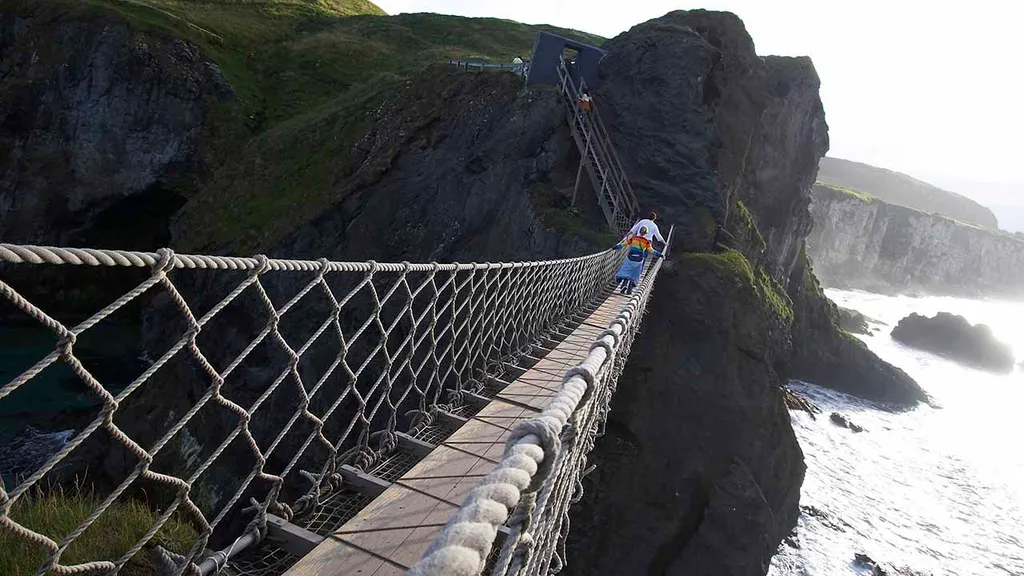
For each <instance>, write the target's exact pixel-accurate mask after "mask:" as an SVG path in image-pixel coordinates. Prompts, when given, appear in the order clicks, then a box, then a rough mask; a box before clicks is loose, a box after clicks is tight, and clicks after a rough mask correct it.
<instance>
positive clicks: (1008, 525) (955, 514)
mask: <svg viewBox="0 0 1024 576" xmlns="http://www.w3.org/2000/svg"><path fill="white" fill-rule="evenodd" d="M826 293H827V295H828V296H829V297H830V298H831V299H832V300H833V301H835V302H836V303H837V304H839V305H840V306H844V307H847V308H852V309H855V310H858V311H860V312H862V313H864V314H865V315H867V316H869V317H871V318H873V319H875V320H878V321H879V322H880V323H879V324H872V325H871V326H872V327H874V328H877V331H874V332H872V334H871V335H869V336H862V337H861V338H862V339H863V340H864V342H865V343H867V345H868V346H869V347H870V348H871V349H872V350H873V351H874V352H876V353H877V354H878V355H879V356H881V357H882V358H883V359H885V360H887V361H889V362H891V363H892V364H894V365H896V366H898V367H900V368H902V369H903V370H905V371H906V372H907V373H908V374H910V375H911V376H912V377H913V378H914V379H916V380H917V381H918V383H919V384H920V385H921V386H922V387H923V388H924V389H925V390H926V391H927V392H928V394H930V395H931V396H932V398H933V399H934V400H935V403H936V404H937V405H938V406H939V408H931V407H928V406H923V405H922V406H919V407H917V408H914V409H911V410H909V411H903V412H891V411H886V410H883V409H880V408H879V407H878V406H875V405H873V404H872V403H870V402H865V401H862V400H859V399H857V398H853V397H851V396H847V395H845V394H841V393H837V392H834V391H831V390H827V389H824V388H820V387H818V386H815V385H813V384H807V383H793V384H792V388H793V389H794V390H795V391H797V392H798V393H800V394H802V395H804V396H805V397H807V398H809V399H810V400H811V401H813V402H814V403H815V404H817V405H818V406H819V407H820V408H821V409H822V411H823V414H819V415H818V416H817V419H812V418H811V416H810V415H808V414H806V413H804V412H795V411H794V412H792V413H791V416H792V420H793V427H794V429H795V431H796V435H797V437H798V439H799V441H800V446H801V448H802V449H803V451H804V456H805V459H806V462H807V477H806V479H805V481H804V485H803V489H802V494H801V508H802V514H801V517H800V520H799V524H798V527H797V537H796V538H795V539H794V542H793V544H794V545H784V546H783V547H782V548H781V549H780V552H779V554H778V555H776V557H775V559H774V560H773V562H772V567H771V570H770V572H769V574H771V575H773V576H791V575H823V576H824V575H828V576H831V575H847V574H849V575H852V574H858V575H860V574H870V569H869V568H867V567H866V566H864V565H863V564H859V563H857V562H855V561H854V555H855V554H857V553H863V554H867V555H869V556H870V557H871V558H873V559H874V560H876V561H878V562H880V563H884V564H888V565H891V566H895V567H899V568H903V567H908V568H910V569H911V571H907V572H906V573H908V574H932V575H933V576H938V575H943V576H945V575H949V576H953V575H958V576H981V575H985V576H989V575H1014V576H1024V370H1022V369H1021V368H1019V367H1018V368H1017V369H1016V371H1015V372H1014V373H1012V374H1009V375H995V374H990V373H986V372H983V371H980V370H975V369H971V368H967V367H964V366H961V365H959V364H957V363H955V362H953V361H951V360H947V359H945V358H942V357H939V356H936V355H933V354H929V353H926V352H922V351H919V350H914V349H911V348H907V347H905V346H902V345H901V344H899V343H897V342H895V341H894V340H892V338H891V337H890V332H891V331H892V329H893V327H895V325H896V324H897V323H898V322H899V320H900V319H901V318H903V317H904V316H907V315H909V314H910V313H912V312H917V313H919V314H926V315H929V316H931V315H934V314H935V313H936V312H940V311H942V312H951V313H953V314H959V315H962V316H964V317H965V318H967V319H968V320H969V321H970V322H971V323H975V324H976V323H984V324H988V325H989V326H990V327H991V328H992V330H993V332H994V333H995V335H996V337H997V338H998V339H1000V340H1002V341H1003V342H1006V343H1008V344H1010V345H1011V346H1013V348H1014V353H1015V356H1016V358H1017V361H1018V362H1020V361H1022V360H1024V303H1015V302H1004V301H995V300H990V301H977V300H966V299H959V298H932V297H926V298H911V297H904V296H900V297H890V296H881V295H877V294H870V293H866V292H858V291H838V290H828V291H826ZM832 412H838V413H840V414H842V415H844V416H846V417H847V418H848V419H849V420H851V421H852V422H854V423H855V424H858V425H860V426H863V427H864V428H865V429H866V431H865V432H863V433H860V434H854V433H853V432H851V431H850V430H847V429H844V428H840V427H839V426H836V425H834V424H832V423H831V422H830V420H829V415H830V414H831V413H832Z"/></svg>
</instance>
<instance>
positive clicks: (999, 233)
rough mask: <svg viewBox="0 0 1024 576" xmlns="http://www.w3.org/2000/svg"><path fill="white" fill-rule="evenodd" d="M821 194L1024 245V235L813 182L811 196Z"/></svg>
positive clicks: (840, 187) (841, 187)
mask: <svg viewBox="0 0 1024 576" xmlns="http://www.w3.org/2000/svg"><path fill="white" fill-rule="evenodd" d="M822 194H825V195H833V196H839V197H847V198H850V199H852V200H856V201H859V202H863V203H865V204H874V205H881V206H884V207H887V208H888V209H891V210H896V211H900V212H902V213H903V216H904V217H905V218H909V217H911V216H918V217H922V218H934V219H936V220H939V221H945V222H948V223H949V224H951V225H953V226H957V227H959V228H963V229H965V230H971V231H975V232H977V233H981V234H990V235H992V236H996V237H1000V238H1004V239H1006V240H1009V241H1012V242H1015V243H1018V244H1024V235H1022V234H1019V233H1018V234H1013V233H1011V232H1007V231H1005V230H996V229H992V228H985V227H984V226H979V225H977V224H973V223H971V222H964V221H963V220H957V219H956V218H951V217H949V216H946V215H944V214H939V213H934V212H925V211H923V210H918V209H916V208H911V207H908V206H903V205H901V204H895V203H892V202H887V201H885V200H883V199H881V198H878V197H875V196H871V195H870V194H864V193H862V192H857V191H856V190H851V189H849V188H845V187H843V186H837V185H834V184H826V183H824V182H821V181H818V182H815V183H814V187H813V188H812V195H819V196H820V195H822Z"/></svg>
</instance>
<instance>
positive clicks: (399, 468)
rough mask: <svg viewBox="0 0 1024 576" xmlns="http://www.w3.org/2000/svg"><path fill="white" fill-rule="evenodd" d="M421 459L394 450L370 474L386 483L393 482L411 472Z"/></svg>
mask: <svg viewBox="0 0 1024 576" xmlns="http://www.w3.org/2000/svg"><path fill="white" fill-rule="evenodd" d="M420 460H421V458H418V457H416V456H412V455H411V454H406V453H405V452H402V451H400V450H396V451H395V452H393V453H392V454H391V455H389V456H388V457H387V458H385V459H384V460H381V462H380V463H379V464H377V465H376V466H374V467H373V469H372V470H370V474H371V475H373V476H376V477H377V478H380V479H381V480H385V481H387V482H394V481H396V480H398V479H399V478H401V477H402V475H403V474H405V473H406V472H408V471H409V470H412V467H413V466H415V465H416V464H417V463H418V462H419V461H420Z"/></svg>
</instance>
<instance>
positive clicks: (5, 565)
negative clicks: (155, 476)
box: [0, 490, 199, 576]
mask: <svg viewBox="0 0 1024 576" xmlns="http://www.w3.org/2000/svg"><path fill="white" fill-rule="evenodd" d="M99 504H100V500H99V499H97V498H95V497H93V496H91V495H73V494H70V493H66V492H65V491H63V490H57V491H55V492H53V493H51V494H47V495H43V494H38V493H37V494H33V495H26V496H23V497H22V498H21V499H19V500H18V501H17V502H15V503H14V506H13V507H12V508H11V512H10V516H11V518H12V519H14V521H16V522H18V523H19V524H21V525H22V526H24V527H26V528H28V529H30V530H33V531H35V532H38V533H40V534H45V535H47V536H49V537H50V538H52V539H54V540H56V541H58V542H59V541H60V539H61V538H63V537H64V536H66V535H67V534H68V533H70V532H71V531H72V530H74V529H75V528H76V527H78V525H79V524H80V523H81V522H82V520H84V519H85V518H86V517H88V516H89V514H91V513H92V512H93V511H94V510H95V509H96V508H97V506H99ZM156 521H157V515H156V514H155V513H153V512H152V511H151V510H150V509H149V508H147V507H146V506H145V504H143V503H141V502H138V501H136V500H131V499H124V500H122V501H118V502H115V503H114V504H113V505H111V507H110V508H108V509H107V510H106V512H104V513H103V515H102V516H100V517H99V519H98V520H97V521H96V523H94V524H93V525H92V526H90V527H89V528H88V529H87V530H86V531H85V532H83V533H82V535H81V536H79V537H78V538H77V539H76V540H75V541H74V542H72V543H71V545H70V546H69V547H68V548H67V550H65V552H64V553H63V554H62V555H61V559H60V562H61V564H63V565H65V566H68V565H73V564H78V563H83V562H91V561H98V560H109V561H116V560H118V559H120V558H121V556H122V555H124V553H125V552H127V551H128V550H130V549H131V547H132V546H134V545H135V544H136V543H137V542H138V541H139V540H140V539H141V538H142V537H143V536H144V535H145V534H146V532H148V531H149V530H150V529H151V528H152V527H153V526H154V525H155V524H156ZM198 536H199V535H198V533H197V532H196V530H195V529H193V528H192V526H190V525H189V524H187V523H185V522H182V521H181V520H179V519H177V518H175V516H172V517H171V518H170V519H169V520H168V521H167V523H166V524H164V525H163V527H162V528H161V529H160V531H159V532H158V533H157V534H156V536H155V537H154V538H153V540H151V541H150V542H151V543H159V544H161V545H162V546H164V547H165V548H167V549H169V550H172V551H175V552H178V553H184V552H187V551H188V550H189V548H191V546H192V544H193V543H194V542H195V540H196V539H197V538H198ZM45 559H46V550H45V548H43V547H42V546H39V545H37V544H34V543H31V542H28V541H26V540H23V539H22V538H19V537H17V536H15V535H14V534H13V533H11V532H8V531H6V530H3V529H0V574H4V575H5V576H29V575H31V574H35V572H36V570H37V569H38V568H39V567H40V566H41V565H42V563H43V561H44V560H45ZM119 574H121V575H123V576H144V575H149V574H156V570H155V567H154V566H153V565H152V564H151V563H150V559H149V557H148V554H147V552H146V551H145V550H143V551H141V552H139V553H138V554H136V555H135V556H134V557H133V558H132V559H131V560H129V562H128V564H126V565H125V567H124V568H122V569H121V571H120V572H119Z"/></svg>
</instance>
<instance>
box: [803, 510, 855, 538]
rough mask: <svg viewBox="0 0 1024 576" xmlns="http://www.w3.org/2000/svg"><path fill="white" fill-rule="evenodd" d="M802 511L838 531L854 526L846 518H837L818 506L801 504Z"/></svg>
mask: <svg viewBox="0 0 1024 576" xmlns="http://www.w3.org/2000/svg"><path fill="white" fill-rule="evenodd" d="M800 511H801V512H802V513H804V514H806V515H807V516H810V517H812V518H815V519H816V520H818V521H819V522H821V523H822V524H824V525H825V526H827V527H828V528H830V529H832V530H835V531H836V532H845V531H846V530H847V529H850V528H852V526H850V525H849V523H847V522H846V521H845V520H843V519H841V518H836V517H835V516H833V515H832V514H830V513H829V512H826V511H825V510H822V509H821V508H818V507H816V506H801V507H800Z"/></svg>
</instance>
